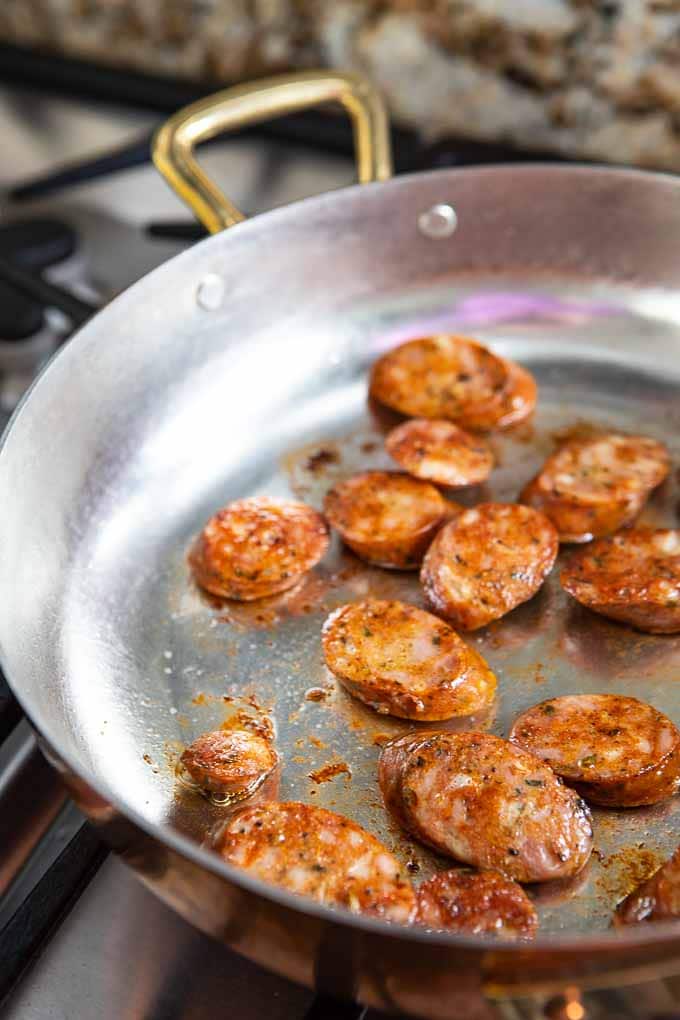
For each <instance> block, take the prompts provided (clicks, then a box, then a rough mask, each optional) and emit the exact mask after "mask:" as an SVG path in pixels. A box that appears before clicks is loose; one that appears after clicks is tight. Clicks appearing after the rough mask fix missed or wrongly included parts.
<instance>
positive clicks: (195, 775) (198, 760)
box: [180, 729, 278, 800]
mask: <svg viewBox="0 0 680 1020" xmlns="http://www.w3.org/2000/svg"><path fill="white" fill-rule="evenodd" d="M180 761H181V763H182V765H183V766H184V768H185V769H186V771H187V772H188V773H189V775H190V776H191V778H192V779H193V780H194V782H195V783H196V784H197V785H198V786H200V787H201V788H202V789H203V790H206V791H207V792H209V793H212V794H215V795H216V796H217V797H220V798H224V799H228V800H241V799H243V798H244V797H247V796H249V795H250V794H251V793H254V792H255V790H256V789H257V788H258V787H259V786H260V785H261V784H262V783H263V782H264V780H265V779H266V778H267V776H268V775H270V774H271V773H272V772H273V770H274V769H275V768H276V766H277V764H278V755H277V754H276V751H275V750H274V748H273V747H272V745H271V744H270V743H269V741H268V740H265V739H264V737H261V736H260V735H259V734H257V733H253V732H251V731H250V730H245V729H243V730H215V731H214V732H212V733H203V734H201V736H200V737H197V739H196V740H194V742H193V743H192V744H190V745H189V747H187V748H186V750H185V751H184V753H183V754H182V757H181V758H180Z"/></svg>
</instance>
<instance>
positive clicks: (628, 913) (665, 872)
mask: <svg viewBox="0 0 680 1020" xmlns="http://www.w3.org/2000/svg"><path fill="white" fill-rule="evenodd" d="M675 917H680V847H678V849H677V850H676V851H675V853H674V854H673V856H672V857H671V859H670V860H669V861H666V863H665V864H662V865H661V867H660V868H659V869H658V871H655V872H654V874H653V875H652V876H651V877H650V878H648V879H647V880H646V881H645V882H643V883H642V884H641V885H639V886H638V888H637V889H635V890H634V891H633V892H632V893H630V894H629V895H628V896H626V898H625V900H623V901H622V902H621V903H620V904H619V906H618V907H617V909H616V914H615V915H614V924H616V925H624V924H638V923H639V922H640V921H668V920H671V919H672V918H675Z"/></svg>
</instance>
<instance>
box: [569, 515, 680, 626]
mask: <svg viewBox="0 0 680 1020" xmlns="http://www.w3.org/2000/svg"><path fill="white" fill-rule="evenodd" d="M560 581H561V582H562V587H563V588H565V589H566V591H568V592H569V594H570V595H573V597H574V598H575V599H578V601H579V602H581V603H583V605H584V606H587V607H588V609H592V610H594V612H596V613H601V614H602V616H608V617H610V618H611V619H612V620H619V621H620V622H621V623H629V624H631V625H632V626H633V627H637V628H638V630H645V631H649V632H650V633H651V634H675V633H677V632H679V631H680V530H676V529H670V528H669V529H660V530H658V531H654V530H652V529H648V528H636V529H632V530H630V531H622V532H621V533H620V534H618V535H612V536H611V537H609V538H600V539H598V540H597V541H595V542H593V543H592V545H589V546H588V547H587V548H586V549H583V550H582V551H580V552H579V553H577V554H576V555H575V556H573V557H572V559H571V560H570V561H569V562H568V563H567V564H566V566H565V567H564V569H563V570H562V573H561V574H560Z"/></svg>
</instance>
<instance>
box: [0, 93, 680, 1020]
mask: <svg viewBox="0 0 680 1020" xmlns="http://www.w3.org/2000/svg"><path fill="white" fill-rule="evenodd" d="M158 119H159V118H158V115H157V114H154V113H151V112H144V111H143V110H142V111H140V110H131V109H123V108H120V107H117V106H113V105H105V104H102V103H97V104H94V103H88V102H85V101H82V100H69V99H65V98H60V97H58V96H55V95H52V94H47V93H45V92H36V91H28V90H26V89H22V88H15V87H13V88H10V87H7V86H5V87H4V88H3V87H0V140H1V141H2V146H3V152H4V154H5V158H4V159H2V160H0V303H2V298H3V291H2V287H3V286H4V287H7V280H6V279H4V281H3V275H2V268H3V258H5V256H6V252H5V249H3V238H4V240H5V241H6V240H7V236H8V235H7V234H6V233H5V234H3V229H5V228H6V227H7V226H8V224H16V223H17V222H18V221H21V222H22V223H23V224H28V225H29V226H30V224H31V223H33V224H34V223H35V222H36V221H42V222H43V224H44V223H45V221H48V222H50V223H52V224H55V223H56V224H57V225H58V226H59V225H61V227H63V228H65V229H66V232H67V233H68V232H69V231H70V232H72V234H73V237H74V238H75V243H74V244H73V245H72V246H71V248H70V249H69V245H68V244H67V245H66V248H65V249H64V250H61V249H59V250H55V251H53V252H52V255H53V256H54V257H53V258H52V257H51V256H50V258H45V261H44V263H41V264H40V266H39V268H40V270H41V272H42V280H43V282H44V283H45V284H46V285H47V286H52V287H56V288H61V289H62V290H66V291H67V299H66V303H65V305H64V308H65V311H64V308H62V310H61V311H59V301H60V299H59V293H58V291H55V298H54V300H55V304H50V302H49V301H48V302H47V304H45V302H44V301H43V302H42V303H41V302H40V300H39V299H37V298H35V296H33V297H32V296H31V294H30V293H29V292H25V291H23V290H22V289H21V285H20V284H21V281H19V283H18V284H17V287H18V293H19V294H21V295H23V299H25V300H24V303H23V306H22V307H23V311H22V315H26V316H27V317H28V318H27V319H26V320H24V319H22V320H21V321H22V322H24V324H25V323H26V322H28V323H29V325H30V320H31V315H32V314H33V315H36V314H37V315H38V319H37V320H36V323H37V326H36V329H35V330H34V331H31V329H30V328H29V327H28V326H26V328H25V329H24V328H23V327H22V329H19V330H18V332H19V333H22V331H23V333H25V334H26V335H24V336H7V335H5V336H3V335H2V315H1V314H0V429H1V428H2V427H4V424H5V423H6V421H7V419H8V415H9V413H10V412H11V409H12V407H13V406H14V404H15V403H16V401H17V400H18V399H19V397H20V395H21V393H22V391H23V390H24V389H25V387H26V386H27V385H28V384H29V382H30V380H31V378H32V377H33V375H34V374H35V372H36V371H37V370H38V369H39V367H40V365H41V363H42V362H44V360H45V359H46V358H47V357H48V356H49V355H50V353H51V352H52V351H53V350H54V349H56V347H57V346H58V345H59V343H61V342H62V341H63V339H64V338H65V337H66V336H67V335H68V333H69V331H70V330H71V328H72V325H73V323H74V322H76V320H78V319H80V320H81V321H82V319H83V318H86V317H87V315H88V314H90V313H91V311H92V310H94V309H95V308H96V307H97V306H98V305H101V304H104V303H105V302H106V301H108V300H109V299H111V298H112V297H114V296H115V295H116V294H117V293H118V292H120V291H121V290H123V289H124V288H125V287H127V286H129V285H130V284H131V283H133V282H134V281H135V280H137V279H139V278H140V277H141V276H143V275H144V274H145V273H146V272H148V271H149V270H151V269H153V268H154V267H155V266H157V265H160V264H161V263H163V262H164V261H166V260H167V259H168V258H170V257H171V256H172V255H174V254H176V253H177V252H179V251H181V250H182V249H183V248H184V247H186V245H187V243H191V239H192V238H193V237H194V236H195V235H196V229H195V224H192V222H191V219H190V216H189V214H188V213H187V211H186V210H185V208H184V207H183V206H182V204H181V203H180V202H179V200H178V199H177V198H176V197H175V196H174V195H173V194H172V193H171V192H170V190H169V189H168V188H167V187H166V185H165V184H164V182H163V181H162V180H161V179H160V178H159V176H158V175H157V173H156V172H155V171H154V170H153V169H152V168H151V166H149V165H142V166H135V167H133V168H131V169H126V170H123V171H121V172H118V173H115V174H110V175H108V176H102V177H100V178H98V179H96V180H86V181H83V182H81V183H79V184H77V185H76V186H71V187H69V188H67V189H62V190H53V191H51V192H50V193H49V194H45V195H44V196H43V197H38V198H35V199H32V200H31V201H29V202H22V203H20V204H19V203H17V202H13V201H11V200H10V199H9V197H8V196H9V193H10V191H11V189H12V188H13V186H15V185H17V184H19V183H22V182H25V181H26V180H28V179H31V178H34V177H36V176H39V175H41V174H44V173H49V172H52V171H53V170H54V169H55V168H56V167H58V166H61V165H62V164H64V163H68V162H69V161H72V160H81V159H82V158H83V157H85V156H95V155H96V154H97V153H98V152H99V151H100V150H107V151H108V150H110V149H111V147H116V146H118V147H120V146H123V148H127V147H129V146H130V145H132V147H133V148H134V146H135V145H138V144H139V139H140V138H141V139H144V138H145V137H148V133H149V132H150V131H151V130H152V129H153V128H154V127H155V125H156V124H157V123H158ZM7 154H10V158H7ZM204 161H205V165H206V168H207V169H208V171H209V172H210V173H211V174H212V175H213V176H214V177H215V179H216V180H219V181H220V182H221V183H222V185H223V186H224V188H225V190H226V191H227V193H228V194H229V196H230V197H231V198H232V199H233V200H234V201H235V203H236V205H237V206H239V207H240V208H242V209H245V210H249V211H251V212H256V211H264V210H266V209H269V208H273V207H275V206H277V205H281V204H284V203H287V202H290V201H293V200H295V199H297V198H302V197H305V196H307V195H310V194H314V193H318V192H322V191H327V190H330V189H332V188H335V187H339V186H342V185H344V184H346V183H349V182H350V181H352V180H353V178H354V167H353V163H352V160H351V158H350V157H349V155H343V154H341V153H339V152H337V151H336V152H331V151H324V150H321V149H316V150H315V149H311V148H310V147H309V146H301V145H300V144H298V143H293V142H290V141H285V140H283V139H278V140H273V139H271V138H269V139H266V140H265V139H262V138H258V137H250V136H249V137H244V138H238V139H230V140H227V141H224V142H221V143H219V144H217V145H214V146H212V147H211V148H210V150H209V151H206V153H205V156H204ZM450 161H451V160H450V157H449V155H447V149H446V147H438V148H437V149H436V150H434V151H433V152H432V153H431V160H430V162H431V163H432V164H436V165H442V164H445V163H447V162H450ZM176 221H179V223H180V225H183V227H182V229H180V230H178V229H177V227H176ZM150 223H152V224H156V226H155V227H153V228H152V229H151V230H149V229H147V228H148V227H149V224H150ZM159 224H160V225H159ZM168 224H170V226H169V227H168ZM48 233H49V231H48ZM57 234H59V230H58V229H57ZM181 235H183V236H181ZM62 241H63V237H62ZM67 249H69V250H67ZM41 257H42V256H41ZM5 269H7V266H6V265H5ZM10 275H11V273H10ZM25 282H26V281H24V284H25ZM29 283H30V281H29ZM29 290H30V288H29ZM69 293H70V294H72V295H73V294H75V296H76V298H77V301H78V302H79V304H77V305H75V306H73V307H72V308H71V312H72V314H71V315H69V302H68V294H69ZM4 296H5V298H7V291H6V290H5V291H4ZM34 298H35V300H37V301H38V309H39V311H38V312H37V313H36V312H35V310H33V312H32V311H31V309H30V302H31V300H33V299H34ZM20 304H21V301H20ZM45 308H47V311H45ZM27 309H28V310H27ZM0 311H1V310H0ZM10 332H11V330H10ZM27 791H29V793H27ZM0 897H1V898H0V999H3V997H4V1000H3V1001H2V1002H1V1003H0V1009H1V1010H2V1015H3V1016H6V1017H9V1018H11V1020H36V1018H39V1020H43V1018H45V1020H47V1018H49V1020H67V1018H68V1020H72V1018H74V1020H75V1018H77V1020H90V1018H92V1020H94V1018H97V1020H107V1018H109V1017H110V1018H111V1020H114V1018H115V1020H121V1018H130V1020H132V1018H134V1020H137V1018H145V1020H171V1018H178V1020H179V1018H182V1020H207V1018H208V1017H210V1018H211V1020H212V1018H213V1017H215V1016H219V1015H221V1014H222V1013H224V1014H225V1015H229V1016H231V1017H234V1018H235V1020H251V1018H253V1020H255V1018H260V1017H263V1016H266V1017H267V1018H268V1020H279V1018H281V1020H283V1018H286V1020H302V1018H306V1020H357V1018H359V1017H361V1018H364V1020H368V1018H369V1016H370V1018H372V1020H377V1015H376V1014H374V1013H373V1012H370V1013H368V1012H367V1011H366V1010H364V1009H363V1008H362V1007H361V1006H352V1005H344V1004H338V1003H333V1002H330V1001H329V1000H326V999H323V998H319V997H318V996H315V995H314V993H312V992H311V991H308V990H306V989H303V988H300V987H298V986H296V985H293V984H292V983H291V982H289V981H286V980H284V979H282V978H278V977H275V976H273V975H271V974H268V973H267V972H265V971H263V970H262V969H260V968H259V967H256V966H255V965H254V964H251V963H249V962H248V961H246V960H244V959H242V958H241V957H238V956H236V955H235V954H234V953H231V952H230V951H228V950H227V949H225V948H224V947H222V946H220V945H218V944H217V943H215V942H213V941H211V940H210V939H208V938H207V937H206V936H204V935H202V934H200V933H199V932H197V931H196V930H194V929H193V928H191V927H190V926H189V925H188V924H186V923H185V922H184V921H182V920H181V919H180V918H179V917H178V916H176V915H175V914H174V913H173V912H171V911H170V910H169V909H168V908H167V907H166V906H164V905H163V904H162V903H161V902H160V901H158V900H157V899H156V898H155V897H154V896H153V895H152V894H151V893H149V892H148V891H147V890H146V889H145V888H144V887H143V885H142V884H141V883H140V882H139V881H138V880H137V879H136V878H135V877H133V876H132V874H131V873H130V872H129V871H128V870H127V869H126V868H125V867H124V866H123V865H122V864H121V863H120V862H119V861H118V860H116V859H115V858H114V857H112V856H111V855H109V854H108V853H107V851H106V850H105V848H104V847H103V846H102V845H101V844H100V843H99V841H98V839H97V837H96V835H95V833H94V832H93V830H92V829H91V828H90V827H89V825H88V824H87V823H85V822H84V819H83V818H82V816H81V815H80V814H79V812H78V811H77V809H76V808H75V807H74V805H73V804H72V803H71V802H70V801H68V799H67V798H66V796H65V793H64V791H63V789H62V788H61V787H60V785H59V783H58V781H57V780H56V777H55V776H54V774H53V773H52V772H51V771H50V770H49V768H48V767H47V765H46V764H45V762H44V761H43V759H42V757H41V756H40V754H39V752H38V750H37V748H36V744H35V740H34V738H33V737H32V735H31V733H30V730H29V728H28V726H27V724H26V723H25V722H23V721H20V712H19V711H18V709H17V707H16V705H15V704H14V703H13V702H12V700H11V698H9V697H8V693H7V691H6V689H4V688H3V687H2V685H1V684H0ZM679 1004H680V979H678V980H675V979H669V980H667V981H656V982H653V983H649V984H646V985H641V986H636V987H635V988H633V989H627V990H609V991H607V992H605V993H599V994H594V993H593V994H586V995H585V996H581V995H579V994H578V992H577V990H575V989H565V995H564V996H562V997H558V998H556V999H550V1000H546V999H545V998H540V997H539V998H536V999H535V1000H534V999H532V1000H524V1001H522V1002H516V1003H512V1004H507V1005H504V1006H503V1007H499V1009H498V1010H495V1009H491V1008H490V1012H489V1020H493V1017H494V1016H497V1017H499V1018H500V1017H503V1018H506V1020H509V1018H513V1020H539V1018H541V1017H548V1016H552V1017H562V1018H564V1020H651V1018H654V1020H680V1012H679V1011H678V1010H680V1005H679ZM674 1010H675V1012H674ZM452 1020H455V1018H452Z"/></svg>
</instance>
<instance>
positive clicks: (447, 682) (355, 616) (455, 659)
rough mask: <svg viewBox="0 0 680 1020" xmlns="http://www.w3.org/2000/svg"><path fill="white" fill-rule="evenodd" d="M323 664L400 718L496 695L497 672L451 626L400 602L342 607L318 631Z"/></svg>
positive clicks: (425, 716) (467, 710)
mask: <svg viewBox="0 0 680 1020" xmlns="http://www.w3.org/2000/svg"><path fill="white" fill-rule="evenodd" d="M323 650H324V655H325V657H326V665H327V666H328V668H329V669H330V670H331V672H332V673H333V674H334V675H335V676H336V677H337V678H338V680H340V682H341V683H342V684H344V686H345V687H346V688H347V689H348V690H349V692H350V693H351V694H353V695H354V696H355V697H357V698H359V699H360V700H361V701H364V702H365V703H366V704H367V705H370V706H371V708H374V709H375V710H376V711H377V712H382V713H384V714H386V715H395V716H399V717H400V718H402V719H420V720H428V721H430V720H437V719H450V718H452V717H453V716H460V715H472V713H473V712H478V711H480V710H481V709H483V708H485V707H486V706H487V705H489V704H490V702H491V701H492V700H493V696H494V694H495V691H496V678H495V676H494V675H493V673H492V672H491V670H490V669H489V667H488V666H487V664H486V662H485V661H484V659H482V657H481V655H479V653H478V652H476V651H475V650H474V649H472V648H469V647H468V646H467V645H466V644H465V642H464V641H462V640H461V638H459V637H458V635H457V634H456V632H455V630H453V629H452V628H451V627H449V626H448V624H446V623H443V622H442V620H439V619H437V617H436V616H432V615H431V614H430V613H426V612H424V611H423V610H422V609H417V608H416V607H415V606H409V605H407V604H406V603H404V602H384V601H379V600H378V599H370V600H369V601H367V602H355V603H352V604H351V605H347V606H341V608H340V609H336V611H335V612H334V613H331V615H330V616H329V617H328V619H327V620H326V623H325V624H324V629H323Z"/></svg>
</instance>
